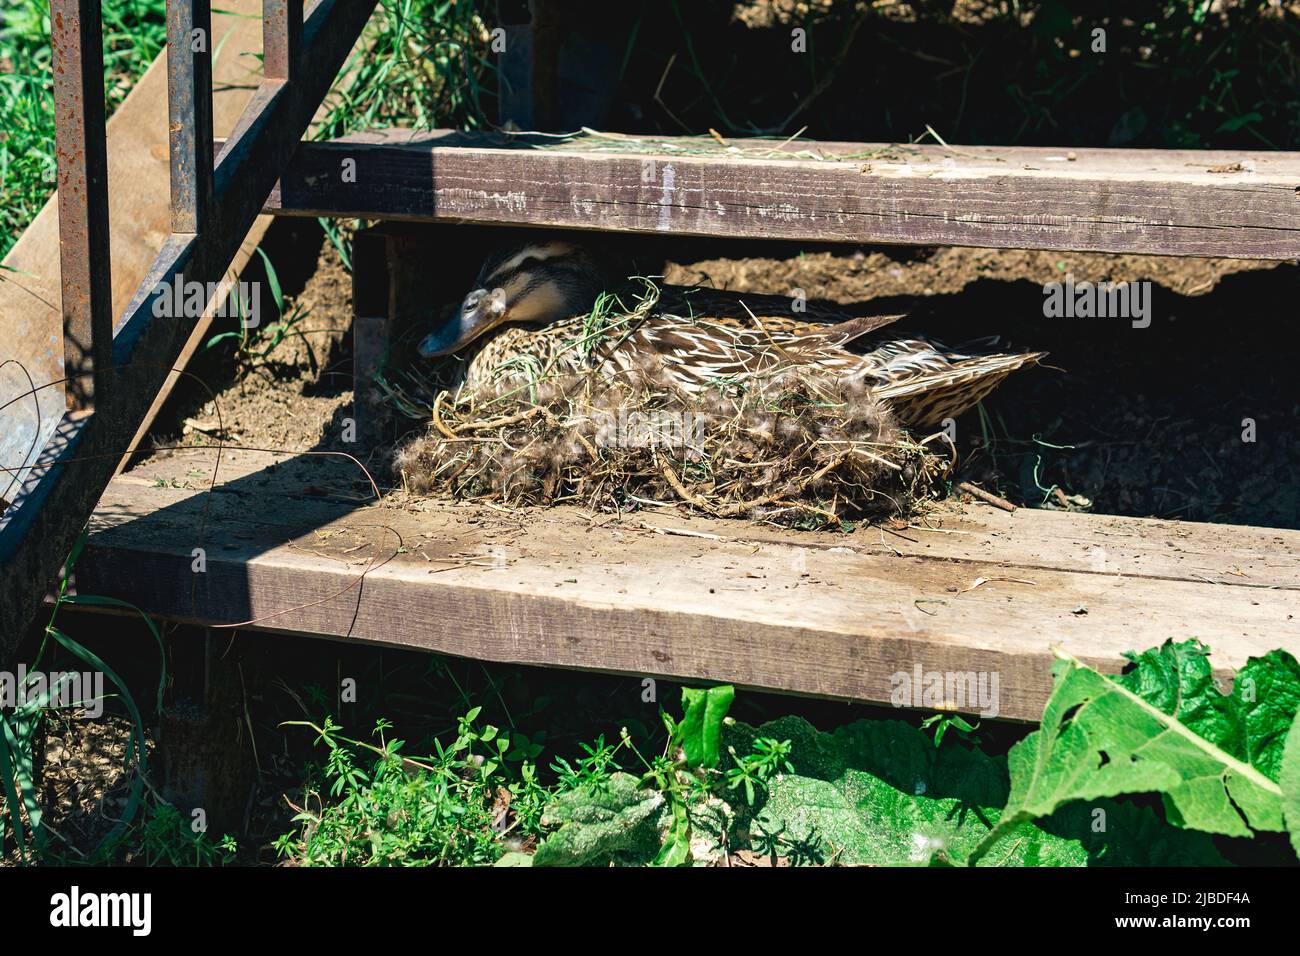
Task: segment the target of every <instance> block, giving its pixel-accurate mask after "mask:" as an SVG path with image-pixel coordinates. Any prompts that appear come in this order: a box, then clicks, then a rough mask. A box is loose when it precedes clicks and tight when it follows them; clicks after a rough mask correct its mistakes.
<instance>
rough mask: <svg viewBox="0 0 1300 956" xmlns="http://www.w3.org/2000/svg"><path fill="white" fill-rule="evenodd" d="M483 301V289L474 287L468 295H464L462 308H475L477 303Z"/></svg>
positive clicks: (467, 309)
mask: <svg viewBox="0 0 1300 956" xmlns="http://www.w3.org/2000/svg"><path fill="white" fill-rule="evenodd" d="M482 301H483V290H482V289H475V290H474V291H473V292H471V293H470V294H469V295H467V296H465V305H464V308H465V310H466V311H469V310H471V309H477V308H478V304H479V303H480V302H482Z"/></svg>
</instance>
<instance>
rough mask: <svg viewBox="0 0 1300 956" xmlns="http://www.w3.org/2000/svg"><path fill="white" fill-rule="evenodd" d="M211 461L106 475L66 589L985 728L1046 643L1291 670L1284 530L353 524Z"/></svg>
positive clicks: (1061, 521) (444, 521) (971, 519)
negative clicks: (897, 707) (918, 683)
mask: <svg viewBox="0 0 1300 956" xmlns="http://www.w3.org/2000/svg"><path fill="white" fill-rule="evenodd" d="M214 457H215V456H214V453H213V452H212V451H210V450H194V451H190V450H186V451H183V452H178V453H176V454H175V455H174V456H173V457H171V458H169V459H166V460H160V461H155V462H151V463H146V464H145V465H143V466H141V467H139V468H137V469H136V470H134V471H133V472H131V473H129V474H127V475H126V476H123V477H119V478H117V479H115V480H114V481H113V483H112V484H111V485H110V486H109V488H108V491H107V492H106V494H105V495H104V497H103V499H102V500H101V501H100V504H99V508H98V509H97V511H96V513H95V516H94V518H93V519H92V524H91V529H92V533H91V537H90V542H89V545H88V546H87V549H86V551H85V553H84V554H83V555H82V557H81V559H80V562H79V565H78V567H77V571H76V587H77V588H78V589H79V590H80V591H81V592H82V593H95V594H107V595H112V596H114V597H118V598H122V599H124V600H127V601H130V602H132V603H134V604H136V605H138V606H140V607H142V608H144V609H145V610H146V611H148V612H149V613H151V614H155V615H157V616H159V617H163V618H170V619H178V620H189V621H197V622H202V623H205V624H221V625H240V626H247V627H252V628H258V629H261V630H265V631H290V632H296V633H303V634H312V635H321V636H326V637H333V638H339V639H346V640H356V641H362V642H367V643H373V644H381V645H390V646H399V647H409V648H416V649H423V650H428V651H436V652H438V653H444V654H451V655H456V656H462V657H472V658H479V659H485V660H492V661H509V662H516V663H523V664H537V665H546V666H556V667H566V668H577V669H583V670H596V671H608V672H619V673H629V674H636V675H643V676H647V677H666V678H674V679H683V680H692V681H700V680H714V681H728V682H733V683H736V684H738V685H742V686H748V687H756V688H764V689H768V690H780V691H791V692H796V693H800V694H808V695H819V696H826V697H833V698H842V699H847V700H857V701H871V702H877V703H888V702H890V700H891V695H892V693H893V691H894V687H895V684H896V683H897V681H896V680H895V675H898V674H900V673H903V674H908V675H912V674H914V673H915V671H916V669H917V668H918V667H919V668H920V669H921V670H922V672H924V673H927V674H928V673H934V672H938V673H941V674H953V673H965V672H974V673H976V674H978V673H985V674H996V675H997V677H998V686H999V695H998V701H997V708H996V709H997V713H998V716H1001V717H1007V718H1019V719H1034V718H1037V717H1038V716H1039V715H1040V714H1041V711H1042V707H1043V704H1044V702H1045V701H1046V699H1047V696H1048V693H1049V691H1050V687H1051V676H1050V667H1051V662H1052V653H1051V647H1052V646H1053V645H1059V646H1061V647H1062V648H1064V649H1065V650H1066V651H1068V652H1069V653H1072V654H1074V655H1076V656H1078V657H1080V658H1082V659H1084V660H1085V661H1088V662H1089V663H1092V664H1094V665H1096V666H1098V667H1101V668H1103V669H1105V670H1108V671H1116V670H1118V669H1120V668H1121V667H1122V666H1123V663H1124V662H1123V660H1122V658H1121V654H1122V653H1123V652H1124V651H1127V650H1141V649H1144V648H1146V647H1149V646H1152V645H1155V644H1159V643H1161V642H1163V641H1164V640H1165V639H1166V638H1170V637H1173V638H1177V639H1184V638H1187V637H1192V636H1195V637H1199V638H1201V639H1202V640H1204V641H1206V642H1207V643H1209V644H1210V645H1211V647H1212V648H1213V650H1214V661H1215V664H1216V667H1218V668H1219V669H1220V670H1221V671H1222V672H1223V673H1225V674H1226V673H1228V672H1230V671H1231V670H1234V669H1235V668H1237V667H1240V666H1241V665H1242V664H1243V663H1245V661H1246V659H1247V658H1248V657H1250V656H1252V655H1258V654H1262V653H1265V652H1267V651H1268V650H1271V649H1273V648H1275V647H1279V646H1281V647H1286V648H1288V649H1289V650H1291V651H1292V652H1293V653H1300V532H1296V531H1285V530H1272V529H1264V528H1249V527H1232V526H1219V525H1204V524H1195V523H1187V522H1177V521H1157V520H1151V519H1141V518H1116V517H1107V516H1099V515H1081V514H1064V513H1054V512H1046V511H1033V510H1026V509H1021V510H1018V511H1016V512H1015V513H1014V514H1007V513H1005V512H1002V511H998V510H996V509H992V508H988V507H985V506H983V505H970V506H961V505H956V504H946V505H943V506H940V507H939V508H938V509H937V510H936V511H935V512H934V513H933V514H931V515H929V516H927V517H926V518H925V519H918V520H917V521H914V522H913V523H912V526H911V527H909V528H907V529H905V530H900V531H896V532H895V531H887V530H884V529H882V528H878V527H871V528H866V527H864V528H861V529H859V530H858V531H856V532H854V533H853V534H849V535H839V534H829V533H817V534H814V533H802V532H792V531H785V530H782V529H778V528H775V527H771V526H767V525H762V524H756V523H750V522H741V521H725V520H706V519H701V518H689V517H687V516H686V515H684V514H682V513H680V512H678V511H676V510H674V509H666V510H664V511H663V512H661V513H660V512H654V510H653V509H651V513H643V514H637V515H631V516H624V517H623V518H622V519H621V520H616V519H614V518H613V517H612V516H609V515H591V514H589V513H587V512H585V511H583V510H581V509H578V508H573V507H561V508H551V509H527V510H524V511H519V512H511V511H508V510H505V509H501V510H497V509H495V508H491V507H484V506H482V505H469V504H457V503H451V502H444V501H438V500H407V501H398V500H393V499H388V500H385V501H383V502H381V503H378V504H376V503H373V501H370V502H367V500H366V499H367V498H369V497H370V495H369V490H368V489H369V486H368V484H367V483H366V481H365V480H364V478H363V477H362V476H361V473H360V471H359V469H358V468H357V467H356V465H355V464H352V463H351V462H348V461H347V460H346V459H342V458H336V457H324V456H317V455H311V456H308V455H296V456H293V455H290V456H286V455H274V454H269V453H264V452H250V451H232V450H226V451H225V452H224V453H223V455H222V464H221V468H220V471H219V475H218V477H219V481H218V484H217V486H216V489H215V491H213V492H211V493H208V492H207V491H206V489H207V487H208V485H209V484H210V482H211V480H212V469H213V461H214ZM195 548H202V549H203V552H204V557H205V560H206V570H205V571H203V572H202V573H199V574H196V573H194V572H193V571H192V570H191V568H192V565H193V563H194V560H195V557H194V549H195ZM958 703H959V702H958ZM918 704H919V702H918ZM962 709H967V710H976V709H978V708H977V707H963V708H962Z"/></svg>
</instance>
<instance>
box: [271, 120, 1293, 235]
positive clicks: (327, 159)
mask: <svg viewBox="0 0 1300 956" xmlns="http://www.w3.org/2000/svg"><path fill="white" fill-rule="evenodd" d="M1071 157H1072V158H1071ZM267 210H268V211H272V212H278V213H282V214H292V215H307V216H317V215H334V216H347V217H358V218H369V219H408V220H419V221H456V222H461V221H465V222H477V223H490V224H498V225H535V226H555V227H566V228H574V229H605V230H624V231H631V232H672V233H683V234H690V235H703V236H731V237H752V238H770V239H790V240H800V241H834V242H859V243H865V242H880V243H904V244H920V245H966V246H987V247H996V248H1028V249H1077V250H1095V251H1102V252H1135V253H1153V254H1156V253H1158V254H1164V255H1192V256H1228V257H1234V258H1261V259H1290V258H1295V257H1297V256H1300V153H1294V152H1226V151H1219V150H1212V151H1211V150H1206V151H1193V150H1176V151H1163V150H1102V149H1080V150H1066V149H1047V148H1014V149H1001V148H995V147H956V148H947V147H942V146H898V145H882V144H852V143H786V144H782V143H780V142H777V141H755V140H737V141H735V143H733V144H731V145H730V146H729V147H724V146H722V145H720V144H717V143H713V142H712V141H708V142H705V141H701V140H697V139H682V138H676V139H673V138H667V139H651V138H647V139H644V140H637V139H634V138H631V137H614V136H587V137H582V138H578V139H574V140H569V141H563V142H558V143H557V142H555V141H554V140H546V139H538V138H536V137H531V138H530V137H513V138H507V137H502V136H500V135H496V134H463V133H455V134H447V133H416V132H412V131H406V130H386V131H376V132H371V133H364V134H359V135H357V136H353V137H348V138H347V139H345V140H338V141H334V142H330V143H305V144H303V146H302V147H301V149H300V151H299V153H298V157H297V160H296V162H295V163H294V165H293V166H292V167H291V168H290V170H289V172H288V173H286V175H285V176H284V178H283V179H282V180H281V182H280V184H279V186H278V187H277V189H276V191H275V192H273V193H272V195H271V198H270V201H269V202H268V205H267Z"/></svg>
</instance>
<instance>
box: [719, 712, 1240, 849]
mask: <svg viewBox="0 0 1300 956" xmlns="http://www.w3.org/2000/svg"><path fill="white" fill-rule="evenodd" d="M755 737H771V738H775V739H777V740H789V741H791V743H792V749H791V760H792V762H793V764H794V768H795V772H794V773H792V774H782V775H780V776H778V777H777V778H775V779H773V780H772V781H770V783H769V785H768V790H767V795H766V796H767V799H766V802H765V803H763V805H762V806H761V807H759V808H756V810H755V812H754V814H753V817H752V819H748V820H743V821H742V823H743V825H744V828H745V829H747V830H748V835H749V838H750V841H751V843H752V844H753V845H754V846H755V847H756V848H758V849H760V850H765V848H768V847H769V846H770V845H771V844H772V843H775V844H777V848H778V852H780V853H781V854H782V855H785V856H788V857H790V858H792V859H793V860H794V861H795V862H799V863H844V864H866V865H875V866H900V865H903V866H906V865H912V866H917V865H926V864H932V863H938V862H943V861H950V862H957V863H960V862H963V861H965V860H966V858H967V857H968V856H969V855H970V853H971V852H972V851H973V850H974V849H975V848H976V847H977V846H979V845H980V844H981V842H982V841H983V840H984V839H985V838H986V837H988V835H989V834H990V833H991V832H992V831H993V829H994V828H995V827H996V826H997V824H998V821H999V818H1000V816H1001V813H1002V807H1003V805H1004V804H1005V803H1006V801H1007V795H1008V793H1009V788H1010V784H1009V781H1008V778H1007V769H1006V759H1005V758H1003V757H991V756H988V755H987V754H985V753H982V752H981V751H978V750H974V749H971V748H968V747H966V746H965V745H963V744H960V743H957V742H951V741H950V742H949V743H947V744H945V746H943V747H936V746H935V745H934V742H933V741H932V740H931V739H930V737H928V736H927V735H926V734H925V733H923V732H922V731H920V730H918V729H917V728H916V727H914V726H912V725H911V724H908V723H905V722H903V721H895V720H884V721H868V720H861V721H857V722H855V723H852V724H848V725H846V726H844V727H840V728H838V729H837V730H836V731H835V732H834V733H821V732H819V731H818V730H816V728H814V727H813V726H812V725H811V724H809V723H808V722H807V721H804V720H802V719H800V718H797V717H785V718H781V719H779V720H775V721H772V722H771V723H768V724H764V725H763V726H761V727H758V728H753V727H748V726H746V725H744V724H736V725H735V726H734V727H733V728H731V730H730V731H729V735H728V742H729V743H730V744H731V745H732V746H733V747H734V748H735V749H736V751H737V752H743V751H746V750H747V749H748V748H749V747H750V745H751V743H752V740H753V739H754V738H755ZM1099 812H1102V813H1104V820H1105V825H1104V827H1098V826H1097V819H1098V816H1097V815H1098V813H1099ZM1223 862H1224V861H1223V859H1222V857H1220V856H1219V854H1218V853H1217V852H1216V851H1215V849H1214V847H1213V844H1212V842H1211V841H1210V839H1209V838H1208V837H1206V836H1204V835H1202V834H1187V833H1184V832H1182V831H1178V830H1175V829H1174V828H1172V827H1170V826H1168V825H1167V824H1165V823H1164V822H1163V821H1162V820H1160V819H1159V817H1158V816H1157V815H1156V814H1154V813H1153V812H1151V811H1150V810H1148V809H1144V808H1138V807H1135V806H1132V805H1127V804H1117V803H1114V802H1112V801H1109V800H1106V801H1100V802H1097V803H1094V804H1074V805H1071V806H1069V807H1066V808H1063V809H1062V810H1061V811H1060V812H1058V813H1057V814H1055V815H1053V816H1052V817H1050V818H1049V819H1047V820H1044V821H1041V822H1040V823H1038V824H1035V823H1033V822H1030V821H1019V822H1017V823H1016V824H1014V825H1012V826H1010V827H1007V828H1005V829H1004V830H1003V831H1002V833H1001V835H1000V836H999V838H998V839H997V840H995V841H994V843H993V845H992V852H990V853H988V855H987V856H986V858H985V859H984V861H983V863H984V865H986V866H1079V865H1099V864H1101V865H1104V864H1110V865H1118V864H1164V865H1175V866H1176V865H1216V864H1222V863H1223Z"/></svg>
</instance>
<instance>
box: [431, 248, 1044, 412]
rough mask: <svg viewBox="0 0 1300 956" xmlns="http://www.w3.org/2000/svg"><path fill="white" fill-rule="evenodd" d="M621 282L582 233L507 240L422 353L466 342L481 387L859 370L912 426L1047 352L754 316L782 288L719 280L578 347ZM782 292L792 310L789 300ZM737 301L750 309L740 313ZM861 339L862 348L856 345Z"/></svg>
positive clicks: (456, 349)
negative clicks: (565, 376) (557, 377)
mask: <svg viewBox="0 0 1300 956" xmlns="http://www.w3.org/2000/svg"><path fill="white" fill-rule="evenodd" d="M612 284H613V283H612V282H611V273H610V270H609V267H608V266H607V265H605V264H604V263H603V262H602V261H601V259H600V257H599V256H598V255H597V254H595V253H594V252H592V251H591V250H589V249H587V248H585V247H583V246H581V245H578V244H576V243H572V242H567V241H560V240H556V241H538V242H529V243H524V244H519V245H513V246H510V247H506V248H504V249H502V250H501V251H499V252H497V253H495V254H493V255H491V256H489V257H488V259H487V260H486V261H485V262H484V264H483V267H482V269H480V271H479V275H478V279H477V281H476V282H475V284H474V290H473V291H472V292H470V293H469V295H467V296H466V297H465V299H464V301H463V302H462V303H461V305H460V307H459V308H458V309H457V310H456V313H455V315H454V316H453V317H452V319H451V320H450V321H448V322H447V323H446V324H445V325H443V326H442V327H440V328H438V329H436V330H434V331H433V332H431V333H430V334H429V335H427V336H426V337H425V338H424V339H423V340H422V341H421V342H420V344H419V349H418V351H419V353H420V355H421V356H423V357H425V358H434V357H438V356H445V355H451V354H453V353H462V352H464V356H465V359H466V365H465V368H464V378H463V386H462V387H463V388H466V389H471V390H472V389H474V388H477V387H479V386H482V385H485V384H488V383H496V384H497V385H500V384H501V382H502V380H503V379H505V380H506V381H507V383H508V382H509V380H510V378H511V377H512V376H515V377H519V378H520V379H521V384H523V383H524V382H523V380H524V379H525V378H526V377H527V376H528V375H535V370H536V369H537V368H542V369H551V370H560V371H570V372H577V371H583V370H594V371H595V372H596V374H598V375H600V376H603V377H605V378H607V379H610V380H614V379H615V378H617V377H620V376H623V377H628V376H633V377H634V376H638V375H645V373H646V372H647V371H648V370H653V371H654V372H655V373H657V374H656V376H655V377H656V380H661V379H662V378H663V377H666V378H667V379H668V380H670V381H671V382H672V383H673V384H674V385H675V386H676V387H678V388H679V389H680V390H681V391H683V392H684V393H686V394H698V393H699V392H701V391H703V390H704V389H707V388H709V387H711V386H716V385H719V384H725V385H735V384H738V383H741V382H743V381H744V380H746V379H747V378H753V377H755V376H762V375H764V374H770V373H774V372H777V371H779V370H781V369H783V368H789V367H802V368H807V369H811V370H814V371H818V370H820V371H824V372H827V373H830V374H831V375H833V376H836V377H839V376H850V377H853V378H856V379H857V380H858V381H859V382H860V383H862V384H865V385H866V386H867V387H868V388H870V389H871V390H872V391H873V392H874V393H875V395H876V396H877V397H878V398H880V399H882V400H883V401H884V402H885V403H886V404H887V405H889V406H890V407H891V408H892V410H893V411H894V413H895V415H896V416H897V417H898V419H899V421H900V422H901V423H902V424H904V425H906V426H908V427H911V428H913V429H923V428H932V427H935V426H938V425H940V424H941V423H942V422H943V420H944V419H946V418H955V417H956V416H958V415H960V414H961V413H962V412H964V411H966V410H967V409H969V408H971V407H973V406H974V405H975V404H977V403H978V402H980V401H982V400H983V399H984V398H985V397H986V396H987V395H988V394H989V393H990V392H991V391H992V390H993V389H994V388H996V387H997V386H998V384H999V383H1000V382H1001V381H1002V380H1003V379H1004V378H1006V376H1007V375H1009V374H1010V373H1011V372H1013V371H1014V370H1016V369H1018V368H1021V367H1022V366H1025V365H1031V364H1035V363H1037V362H1038V360H1039V359H1041V358H1042V357H1043V356H1044V355H1046V353H1045V352H997V351H989V349H991V348H993V347H994V346H995V345H996V343H997V339H996V338H994V339H982V340H978V341H976V342H971V343H967V344H965V345H963V346H961V347H958V348H955V349H954V348H948V347H947V346H945V345H943V344H941V343H939V342H937V341H934V340H932V339H928V338H924V337H921V336H911V337H890V336H889V335H888V334H887V333H886V334H879V333H880V331H881V330H882V329H884V328H885V327H886V326H888V325H889V324H890V323H892V322H894V321H895V320H897V319H899V318H901V317H902V316H900V315H888V316H868V317H862V318H854V319H849V320H847V321H838V322H834V323H830V324H828V323H825V322H814V321H808V320H807V319H794V318H790V317H788V316H780V315H770V314H766V313H767V312H770V311H771V310H770V309H761V310H760V314H755V313H754V312H752V311H750V309H749V308H748V307H747V305H748V303H749V302H750V301H755V302H757V301H760V300H762V301H767V302H769V303H770V302H772V301H776V300H775V297H772V296H737V295H727V294H720V293H717V292H716V291H715V290H696V291H694V292H687V293H685V294H683V295H680V296H678V299H680V300H681V301H680V303H677V302H674V303H671V304H670V303H667V302H665V301H664V300H660V301H659V302H658V303H657V307H656V308H655V309H653V310H652V311H650V312H648V313H647V314H644V315H642V316H638V317H637V318H636V319H635V320H634V321H631V322H629V323H628V324H627V325H626V326H625V327H624V328H619V329H615V330H614V331H613V332H612V333H607V334H605V335H603V336H602V337H601V339H600V341H599V342H598V343H597V344H596V346H595V347H594V348H590V349H588V348H575V342H581V341H583V339H584V329H585V327H586V322H587V317H588V315H589V314H590V313H591V311H592V308H593V304H594V303H595V302H596V299H597V297H598V296H599V295H600V294H601V292H602V291H604V290H605V289H607V288H609V287H610V286H611V285H612ZM780 301H784V302H786V303H787V308H788V301H789V300H780ZM738 304H739V305H740V306H741V308H743V309H744V313H743V317H737V315H736V312H737V305H738ZM679 305H680V306H681V307H678V306H679ZM823 315H824V313H823ZM813 317H816V314H815V313H814V315H813ZM837 317H838V318H840V319H842V318H843V316H842V315H841V316H837ZM506 323H510V325H509V327H507V328H504V329H502V328H501V326H502V325H504V324H506ZM498 329H499V331H497V330H498ZM494 331H495V332H496V334H495V335H493V336H492V337H491V338H486V337H487V336H488V335H489V333H492V332H494ZM853 342H857V343H858V349H860V351H858V350H854V351H850V350H849V349H848V348H846V346H847V345H849V344H850V343H853ZM521 359H522V360H523V361H521Z"/></svg>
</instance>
